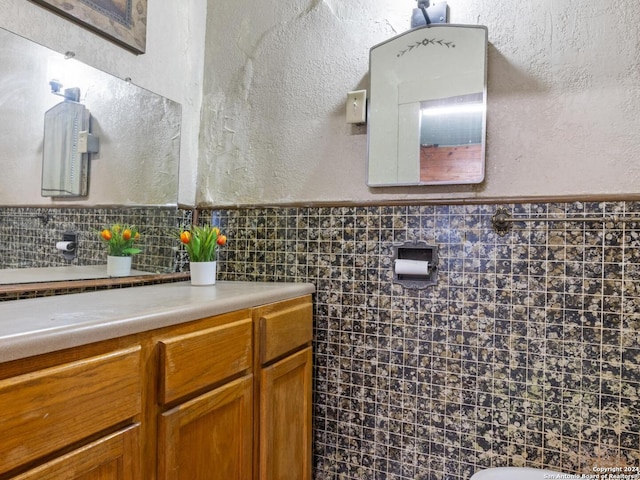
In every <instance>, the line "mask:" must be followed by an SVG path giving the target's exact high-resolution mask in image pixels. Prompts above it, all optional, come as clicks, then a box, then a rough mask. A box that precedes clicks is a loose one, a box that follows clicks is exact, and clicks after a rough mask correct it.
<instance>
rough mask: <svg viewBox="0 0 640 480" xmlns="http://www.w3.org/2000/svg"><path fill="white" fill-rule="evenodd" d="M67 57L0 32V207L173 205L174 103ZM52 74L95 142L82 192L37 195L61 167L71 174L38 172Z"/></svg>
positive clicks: (51, 103)
mask: <svg viewBox="0 0 640 480" xmlns="http://www.w3.org/2000/svg"><path fill="white" fill-rule="evenodd" d="M70 57H71V58H70ZM72 57H73V55H72V54H71V53H69V54H67V55H64V54H61V53H58V52H55V51H53V50H51V49H49V48H46V47H43V46H42V45H38V44H36V43H34V42H32V41H30V40H28V39H25V38H23V37H21V36H19V35H16V34H14V33H12V32H9V31H7V30H4V29H0V65H2V68H0V156H1V157H2V175H0V206H61V205H63V206H72V205H79V206H90V207H94V206H102V205H118V206H130V205H131V206H174V205H177V203H178V167H179V162H180V123H181V117H182V113H181V106H180V104H179V103H177V102H174V101H172V100H169V99H167V98H164V97H162V96H160V95H158V94H156V93H153V92H150V91H149V90H146V89H144V88H141V87H138V86H136V85H133V84H132V83H130V82H128V81H125V80H122V79H119V78H117V77H114V76H112V75H110V74H107V73H105V72H102V71H100V70H97V69H95V68H93V67H90V66H88V65H85V64H83V63H81V62H78V61H77V60H75V59H74V58H72ZM54 79H55V80H56V81H58V82H59V83H61V84H62V85H63V86H62V88H63V89H67V88H77V89H78V90H79V94H80V97H79V99H78V100H79V103H80V104H82V105H83V106H84V107H86V109H87V110H88V111H89V112H90V114H91V128H92V132H91V133H92V134H93V135H95V137H97V138H99V141H100V149H99V153H97V154H94V155H92V156H91V161H90V164H89V165H88V169H87V170H88V171H87V175H88V191H87V192H84V193H86V194H83V192H82V191H81V192H80V194H79V195H78V194H76V195H73V196H72V198H66V199H56V198H52V197H49V196H46V195H44V196H43V194H42V190H43V188H44V187H47V185H49V183H51V181H52V179H53V178H54V177H55V176H59V175H60V172H68V174H73V173H74V170H73V169H72V168H66V169H61V168H59V167H57V166H55V165H54V166H53V167H52V168H49V169H47V168H45V169H43V154H44V152H45V148H44V144H45V142H44V124H45V113H46V112H47V111H49V110H51V109H52V108H54V107H55V106H56V105H58V104H60V102H62V101H63V100H62V99H61V97H60V96H58V95H55V94H54V93H52V85H51V81H52V80H54ZM48 160H50V159H49V158H48V156H47V158H44V161H45V163H44V166H45V167H47V166H49V165H48V164H47V163H46V162H47V161H48ZM43 170H44V173H46V174H47V175H45V177H44V178H43ZM48 172H54V173H48ZM43 179H44V180H45V181H46V183H44V186H43V184H42V182H41V180H43ZM68 183H70V182H69V181H66V182H65V179H61V180H60V182H58V184H60V185H65V184H68ZM55 188H64V187H55V186H54V187H51V188H50V190H52V189H55Z"/></svg>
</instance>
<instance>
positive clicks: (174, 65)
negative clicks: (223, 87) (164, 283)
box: [0, 0, 207, 205]
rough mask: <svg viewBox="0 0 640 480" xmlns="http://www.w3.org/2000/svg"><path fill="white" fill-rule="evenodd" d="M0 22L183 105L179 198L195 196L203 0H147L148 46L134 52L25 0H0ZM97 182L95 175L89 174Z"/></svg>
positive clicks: (190, 201)
mask: <svg viewBox="0 0 640 480" xmlns="http://www.w3.org/2000/svg"><path fill="white" fill-rule="evenodd" d="M0 8H1V9H2V15H1V16H0V27H2V28H6V29H7V30H10V31H12V32H14V33H17V34H19V35H22V36H24V37H27V38H29V39H31V40H33V41H35V42H37V43H40V44H42V45H45V46H47V47H49V48H51V49H53V50H56V51H58V52H65V51H67V50H72V51H74V52H75V53H76V58H77V59H78V60H80V61H82V62H83V63H86V64H88V65H91V66H93V67H96V68H98V69H100V70H104V71H106V72H108V73H111V74H113V75H115V76H117V77H120V78H127V77H129V78H131V79H132V83H134V84H136V85H139V86H141V87H144V88H146V89H149V90H151V91H153V92H156V93H158V94H160V95H162V96H165V97H167V98H170V99H171V100H174V101H177V102H179V103H180V104H181V105H182V136H181V145H180V147H181V165H180V202H182V203H184V204H186V205H190V204H193V203H194V201H195V178H196V164H197V162H196V158H197V155H198V130H199V123H200V103H201V95H202V72H203V65H202V61H203V51H204V47H203V43H204V28H205V12H206V9H207V2H206V0H185V1H180V2H167V1H162V0H160V1H157V0H149V1H148V18H147V50H146V52H145V54H144V55H134V54H133V53H131V52H129V51H127V50H125V49H123V48H121V47H119V46H117V45H115V44H113V43H111V42H109V41H108V40H105V39H104V38H102V37H100V36H98V35H96V34H94V33H92V32H90V31H88V30H86V29H84V28H82V27H80V26H78V25H77V24H75V23H73V22H71V21H69V20H66V19H64V18H61V17H59V16H57V15H55V14H53V13H51V12H50V11H48V10H46V9H44V8H42V7H40V6H38V5H37V4H35V3H33V2H30V1H25V0H0ZM92 180H93V181H97V182H99V181H100V179H99V178H97V179H96V178H94V179H92Z"/></svg>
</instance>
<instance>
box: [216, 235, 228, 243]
mask: <svg viewBox="0 0 640 480" xmlns="http://www.w3.org/2000/svg"><path fill="white" fill-rule="evenodd" d="M216 243H217V244H218V245H224V244H226V243H227V236H226V235H220V236H219V237H218V239H217V240H216Z"/></svg>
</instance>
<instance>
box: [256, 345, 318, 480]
mask: <svg viewBox="0 0 640 480" xmlns="http://www.w3.org/2000/svg"><path fill="white" fill-rule="evenodd" d="M311 362H312V359H311V347H307V348H305V349H304V350H301V351H300V352H298V353H295V354H293V355H291V356H289V357H286V358H284V359H283V360H280V361H279V362H276V363H274V364H273V365H270V366H268V367H265V368H264V369H263V370H262V372H261V385H260V480H310V479H311Z"/></svg>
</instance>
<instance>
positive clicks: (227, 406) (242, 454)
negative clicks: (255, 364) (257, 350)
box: [158, 375, 253, 480]
mask: <svg viewBox="0 0 640 480" xmlns="http://www.w3.org/2000/svg"><path fill="white" fill-rule="evenodd" d="M252 398H253V375H247V376H245V377H242V378H239V379H237V380H234V381H232V382H229V383H227V384H225V385H223V386H222V387H220V388H218V389H216V390H213V391H211V392H208V393H206V394H204V395H201V396H199V397H196V398H195V399H193V400H190V401H188V402H185V403H183V404H181V405H179V406H178V407H176V408H174V409H172V410H169V411H168V412H165V413H163V414H162V415H161V416H160V420H159V428H158V437H159V438H158V442H159V445H158V447H159V448H158V457H159V458H158V480H248V479H250V478H251V475H252V445H253V432H252V428H253V405H252Z"/></svg>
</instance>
